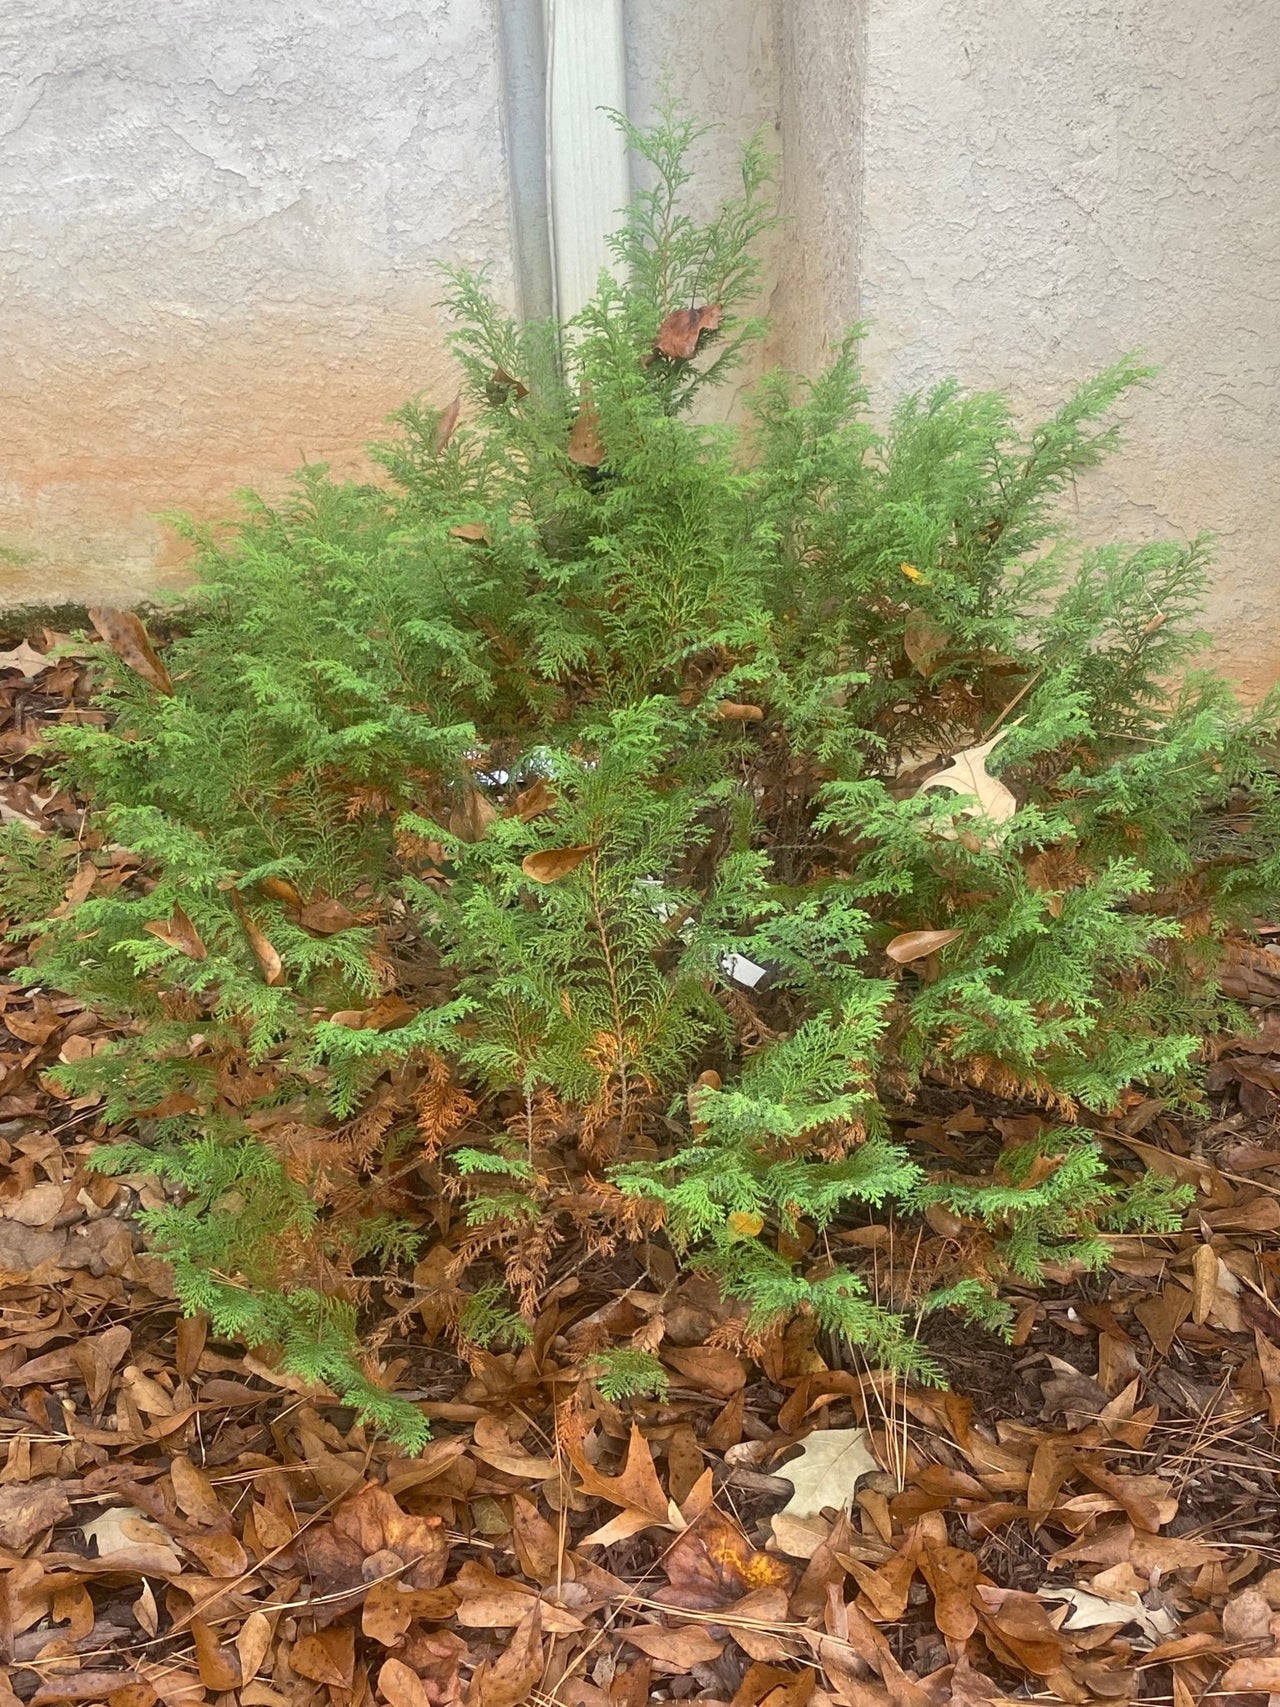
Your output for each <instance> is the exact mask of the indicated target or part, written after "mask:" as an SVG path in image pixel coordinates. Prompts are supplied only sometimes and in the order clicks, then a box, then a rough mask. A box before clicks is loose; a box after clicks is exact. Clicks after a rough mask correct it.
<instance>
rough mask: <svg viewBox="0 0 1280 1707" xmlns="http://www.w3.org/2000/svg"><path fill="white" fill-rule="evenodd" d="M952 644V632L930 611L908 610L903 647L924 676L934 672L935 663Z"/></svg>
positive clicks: (903, 634)
mask: <svg viewBox="0 0 1280 1707" xmlns="http://www.w3.org/2000/svg"><path fill="white" fill-rule="evenodd" d="M950 644H951V636H950V634H949V633H948V632H947V630H946V629H945V628H943V627H942V625H941V624H940V623H938V622H935V621H934V619H933V618H932V617H931V616H930V615H929V613H928V611H923V610H912V611H908V612H907V621H906V626H905V628H904V629H903V631H902V649H903V651H904V652H905V653H906V655H907V657H908V659H909V660H910V661H911V663H913V664H914V665H915V667H916V669H917V670H919V672H920V674H921V675H922V676H929V675H932V674H933V666H934V664H935V663H936V662H937V660H938V659H939V658H940V657H941V656H942V654H943V653H944V652H945V651H946V649H947V647H948V646H949V645H950Z"/></svg>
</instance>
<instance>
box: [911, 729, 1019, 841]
mask: <svg viewBox="0 0 1280 1707" xmlns="http://www.w3.org/2000/svg"><path fill="white" fill-rule="evenodd" d="M1016 727H1017V724H1016V723H1010V724H1009V725H1008V726H1007V727H1006V728H1004V729H1001V730H999V731H998V732H997V733H996V734H994V735H993V736H992V737H991V739H990V740H989V741H983V742H982V743H981V745H980V746H977V747H966V748H965V750H964V751H963V752H962V753H957V754H956V755H955V757H954V758H953V759H952V760H951V762H950V764H948V765H947V766H946V768H945V769H943V770H940V771H938V772H937V773H936V774H935V775H934V776H931V777H929V778H928V779H927V781H925V782H922V783H921V785H920V787H919V789H918V790H917V793H918V794H927V793H928V792H929V791H930V790H932V789H936V788H945V789H948V790H950V791H952V792H953V793H956V794H960V795H973V796H974V797H975V802H976V803H975V804H974V805H971V806H962V807H961V808H960V811H961V813H962V814H963V815H965V816H967V817H970V818H985V819H987V820H989V821H990V822H991V823H992V824H1004V823H1007V821H1008V820H1009V819H1010V818H1012V817H1013V815H1014V813H1015V812H1016V811H1017V810H1018V802H1017V800H1016V799H1015V798H1014V796H1013V794H1012V793H1011V792H1010V790H1009V789H1008V788H1006V787H1005V785H1004V783H1002V782H1001V781H1000V780H999V778H998V777H994V776H991V775H989V774H988V772H987V759H988V758H989V757H990V756H991V753H992V752H993V751H994V749H995V748H996V747H998V746H999V744H1000V742H1001V741H1003V740H1004V738H1005V736H1006V735H1008V734H1009V732H1010V731H1011V730H1012V729H1015V728H1016ZM942 833H943V834H944V835H946V836H947V837H948V838H949V839H951V840H953V841H954V840H955V839H956V838H957V837H958V836H959V834H960V832H959V830H958V829H956V828H955V827H954V826H952V828H951V829H949V830H945V831H943V832H942ZM999 839H1000V838H999V837H998V836H994V835H993V836H989V837H988V838H987V840H986V842H985V843H984V845H985V846H987V847H995V846H997V845H998V843H999Z"/></svg>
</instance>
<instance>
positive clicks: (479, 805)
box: [449, 782, 498, 842]
mask: <svg viewBox="0 0 1280 1707" xmlns="http://www.w3.org/2000/svg"><path fill="white" fill-rule="evenodd" d="M497 816H498V814H497V812H496V811H495V810H494V808H493V806H492V804H491V802H490V801H489V800H487V799H486V798H485V796H484V795H483V794H481V792H480V790H479V789H478V788H477V787H476V785H475V783H473V782H468V783H467V786H466V791H465V793H464V794H463V796H462V798H461V799H460V800H459V801H458V803H457V805H456V806H454V808H453V810H452V811H451V812H450V813H449V832H450V834H451V835H454V836H456V837H457V838H458V840H459V841H460V842H479V841H483V840H484V835H485V831H486V830H487V829H488V828H489V826H490V824H492V823H493V821H494V819H495V818H496V817H497Z"/></svg>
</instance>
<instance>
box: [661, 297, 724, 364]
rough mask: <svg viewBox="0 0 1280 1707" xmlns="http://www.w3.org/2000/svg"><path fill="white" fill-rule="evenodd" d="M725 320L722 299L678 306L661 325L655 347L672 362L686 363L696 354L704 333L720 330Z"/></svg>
mask: <svg viewBox="0 0 1280 1707" xmlns="http://www.w3.org/2000/svg"><path fill="white" fill-rule="evenodd" d="M723 319H724V306H723V304H722V303H719V302H708V303H705V304H704V305H703V306H702V307H701V308H677V309H676V310H675V311H674V312H673V313H671V314H668V315H667V318H666V319H665V320H664V321H663V322H662V325H661V326H659V328H658V336H657V337H656V338H655V339H654V342H653V347H654V349H655V350H656V351H657V353H658V354H659V355H660V356H666V357H667V359H668V360H669V361H674V362H687V361H689V360H690V359H691V357H693V356H695V355H696V354H697V351H698V340H699V339H700V338H701V337H702V334H703V333H704V332H715V331H718V330H719V328H720V325H721V322H722V321H723Z"/></svg>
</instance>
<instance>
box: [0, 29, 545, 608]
mask: <svg viewBox="0 0 1280 1707" xmlns="http://www.w3.org/2000/svg"><path fill="white" fill-rule="evenodd" d="M509 250H510V244H509V240H508V209H507V190H506V177H505V170H504V164H503V144H502V125H501V106H500V85H499V77H498V68H497V65H496V54H495V42H494V29H493V18H492V13H491V9H490V6H489V4H488V3H487V0H465V3H459V0H415V4H413V5H406V4H405V3H404V0H272V3H271V4H269V5H263V4H262V3H261V0H92V3H89V0H6V3H5V4H4V5H0V309H2V312H0V426H2V430H0V551H6V550H7V551H16V552H18V553H19V554H21V558H22V561H20V562H19V563H17V564H14V563H13V562H12V561H9V562H6V561H4V560H3V559H0V593H2V594H3V596H4V598H5V601H6V602H10V603H12V602H17V601H21V600H24V599H27V598H42V597H44V596H45V595H46V594H47V593H56V594H60V595H62V596H68V597H86V596H92V597H98V598H104V597H113V596H117V595H120V594H126V593H128V592H129V591H130V590H131V589H141V588H145V587H151V586H155V585H157V584H161V583H163V582H165V581H166V580H172V579H174V578H175V577H176V576H177V575H178V574H179V570H178V562H179V554H178V552H177V551H176V549H175V547H174V546H173V544H172V542H171V540H170V538H169V536H168V535H167V534H166V530H165V529H164V528H163V527H162V526H161V525H160V524H159V523H157V522H156V521H155V520H154V519H153V517H154V513H155V512H156V511H158V510H161V509H165V508H171V507H175V506H190V507H191V508H193V509H194V510H196V511H197V512H201V513H205V514H208V513H219V512H220V511H222V510H223V509H224V508H225V506H226V504H227V502H228V499H229V497H230V495H231V494H232V493H233V492H234V491H235V490H236V489H237V488H239V487H241V486H243V485H246V484H248V483H251V482H252V483H255V484H262V485H264V486H265V487H267V488H268V489H276V488H278V486H279V483H280V482H281V480H282V479H283V477H284V476H285V474H286V473H287V471H288V470H290V469H292V468H294V467H296V466H297V464H298V462H299V461H300V460H301V459H302V458H304V457H306V458H311V459H331V460H332V461H333V462H334V464H335V465H336V466H338V467H340V468H343V469H348V468H356V467H358V466H359V465H360V459H359V454H358V451H359V446H360V445H361V444H362V443H363V442H364V441H365V440H366V439H368V438H370V437H372V436H376V434H377V432H378V431H379V430H380V426H381V423H382V420H383V418H384V417H385V415H386V414H387V412H388V411H389V410H390V409H392V408H394V407H395V406H396V405H397V404H398V403H400V402H402V401H403V400H404V398H405V397H406V396H408V395H409V394H410V393H412V392H414V391H417V390H420V389H421V390H424V391H426V392H428V393H432V392H439V393H440V394H441V396H442V399H447V395H448V392H447V387H448V386H449V375H448V371H447V363H446V361H445V359H444V356H443V354H442V329H441V327H440V325H439V323H438V320H437V317H436V316H435V314H434V312H433V306H432V305H433V303H434V301H435V300H436V298H437V296H438V294H439V281H438V278H437V277H436V276H435V275H434V273H433V263H434V262H437V261H441V260H451V261H462V262H466V263H469V264H487V265H489V266H490V267H491V269H492V274H493V278H494V282H495V284H496V286H497V288H498V289H499V290H500V291H502V292H504V293H508V292H509V291H510V287H511V280H510V260H509Z"/></svg>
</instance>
